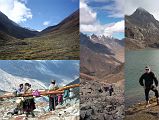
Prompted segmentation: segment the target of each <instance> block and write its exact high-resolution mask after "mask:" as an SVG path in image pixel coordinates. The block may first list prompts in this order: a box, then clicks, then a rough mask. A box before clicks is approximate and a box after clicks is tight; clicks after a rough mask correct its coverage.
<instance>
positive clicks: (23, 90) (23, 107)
mask: <svg viewBox="0 0 159 120" xmlns="http://www.w3.org/2000/svg"><path fill="white" fill-rule="evenodd" d="M31 92H32V88H31V84H29V83H25V84H24V85H23V84H20V85H19V88H18V89H16V91H15V94H16V96H20V94H27V93H31ZM16 103H17V107H16V108H15V109H14V111H13V112H9V113H11V114H18V113H19V112H20V114H23V113H26V116H27V117H28V115H29V114H31V115H32V117H35V115H34V113H33V110H34V109H36V107H35V102H34V97H33V96H29V97H20V98H19V99H18V100H17V101H16Z"/></svg>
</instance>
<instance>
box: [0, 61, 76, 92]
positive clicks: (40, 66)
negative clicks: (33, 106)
mask: <svg viewBox="0 0 159 120" xmlns="http://www.w3.org/2000/svg"><path fill="white" fill-rule="evenodd" d="M0 71H1V72H0V76H1V77H0V81H1V82H0V86H1V88H6V89H5V90H9V89H10V88H13V87H15V86H17V85H19V83H21V82H22V83H25V82H29V83H32V84H33V86H34V88H35V86H36V87H37V86H39V87H44V86H48V85H49V84H50V81H51V80H52V79H55V80H56V81H57V84H58V85H67V84H69V83H71V82H73V81H74V80H76V79H77V78H78V77H79V61H71V60H70V61H65V62H63V61H50V60H48V61H34V60H32V61H31V60H25V61H24V60H22V61H21V60H16V61H14V60H2V61H0ZM74 82H75V81H74ZM4 84H5V86H4ZM36 84H37V85H36ZM2 86H3V87H2ZM1 90H4V89H1Z"/></svg>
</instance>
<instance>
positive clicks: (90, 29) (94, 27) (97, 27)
mask: <svg viewBox="0 0 159 120" xmlns="http://www.w3.org/2000/svg"><path fill="white" fill-rule="evenodd" d="M93 1H95V2H104V0H100V1H97V0H93ZM114 1H115V3H116V4H119V2H116V1H117V0H114ZM118 1H121V0H118ZM89 2H90V1H89V0H81V2H80V14H81V13H82V14H81V16H80V24H81V25H80V31H81V32H84V33H95V34H97V35H105V36H112V35H113V34H114V33H123V32H124V20H121V21H118V22H116V23H109V24H105V25H103V24H101V23H100V21H99V20H98V19H97V12H96V11H94V10H93V9H92V8H91V7H90V6H88V5H87V4H88V3H89ZM91 2H92V1H91ZM105 2H106V1H105ZM107 2H108V0H107ZM116 4H115V5H114V6H116ZM104 7H105V9H104V8H102V10H103V11H104V10H106V6H104ZM122 7H123V6H121V7H118V8H112V6H110V8H109V13H110V12H112V14H111V16H110V15H109V16H107V17H119V18H120V17H124V15H123V11H122V14H121V11H119V13H116V12H115V11H117V10H119V9H121V8H122ZM100 9H101V8H100ZM107 9H108V6H107ZM113 9H115V10H114V11H113ZM111 10H112V11H111ZM92 14H95V15H94V17H92V16H93V15H92ZM89 18H93V19H92V20H89Z"/></svg>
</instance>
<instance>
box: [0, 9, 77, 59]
mask: <svg viewBox="0 0 159 120" xmlns="http://www.w3.org/2000/svg"><path fill="white" fill-rule="evenodd" d="M4 21H5V22H4ZM30 33H31V35H30ZM32 33H33V35H32ZM0 34H2V36H3V37H0V46H1V47H0V58H1V59H79V52H80V45H79V39H80V38H79V10H77V11H75V12H73V13H72V14H71V15H69V16H68V17H66V18H65V19H64V20H63V21H61V22H60V23H59V24H57V25H55V26H50V27H48V28H46V29H44V30H43V31H42V32H37V31H31V30H29V29H26V28H23V27H21V26H19V25H17V24H16V23H14V22H13V21H11V20H9V19H8V18H7V16H5V15H4V14H3V13H1V14H0ZM11 38H13V39H14V40H12V39H11Z"/></svg>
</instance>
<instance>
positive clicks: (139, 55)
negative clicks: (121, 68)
mask: <svg viewBox="0 0 159 120" xmlns="http://www.w3.org/2000/svg"><path fill="white" fill-rule="evenodd" d="M145 66H150V67H151V70H152V71H153V72H154V73H155V75H156V77H157V78H158V79H159V50H156V49H155V50H154V49H152V50H149V49H147V50H142V51H127V52H126V64H125V79H126V80H125V102H126V107H128V106H130V105H132V104H134V103H137V102H139V101H142V100H145V96H144V89H143V87H142V86H140V84H139V78H140V76H141V75H142V74H143V73H144V68H145ZM150 93H151V95H154V94H153V92H150Z"/></svg>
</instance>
